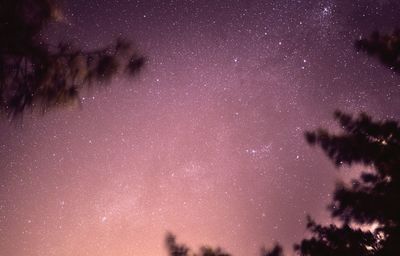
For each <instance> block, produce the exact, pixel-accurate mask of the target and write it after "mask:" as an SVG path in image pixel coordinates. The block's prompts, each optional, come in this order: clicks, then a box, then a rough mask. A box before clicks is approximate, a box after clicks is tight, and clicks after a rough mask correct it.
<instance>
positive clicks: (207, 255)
mask: <svg viewBox="0 0 400 256" xmlns="http://www.w3.org/2000/svg"><path fill="white" fill-rule="evenodd" d="M165 242H166V246H167V250H168V254H169V255H170V256H230V254H228V253H226V252H224V251H223V250H222V249H221V248H216V249H213V248H211V247H208V246H203V247H201V248H200V252H199V253H192V252H191V251H190V249H189V247H187V246H186V245H184V244H177V243H176V238H175V236H174V235H173V234H171V233H168V234H167V236H166V240H165Z"/></svg>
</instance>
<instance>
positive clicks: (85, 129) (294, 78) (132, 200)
mask: <svg viewBox="0 0 400 256" xmlns="http://www.w3.org/2000/svg"><path fill="white" fill-rule="evenodd" d="M67 2H68V3H67ZM94 2H96V3H94ZM399 11H400V7H399V5H398V4H396V1H390V0H386V1H372V0H368V1H365V0H364V1H361V0H360V1H334V0H327V1H147V0H146V1H77V0H76V1H65V3H64V15H65V17H64V19H63V20H62V21H61V23H59V24H55V25H52V26H51V27H50V28H49V29H48V31H45V32H44V33H47V34H48V38H49V40H50V41H57V40H73V41H74V42H75V43H76V44H78V45H81V46H83V47H88V48H93V47H99V46H102V45H105V44H107V43H109V42H111V41H112V40H113V38H115V37H116V36H120V35H123V36H126V37H128V38H131V39H133V40H134V41H135V43H136V45H137V48H138V49H140V51H142V52H143V53H144V54H145V55H146V56H147V57H148V63H147V64H146V68H145V70H144V71H143V72H142V73H141V74H140V76H139V77H138V78H136V79H133V80H126V79H123V78H117V79H116V80H115V81H113V82H112V84H111V85H110V86H109V87H105V88H100V89H99V90H91V91H88V92H86V93H85V94H84V95H83V96H82V99H81V103H82V104H81V107H77V108H70V109H55V110H53V111H51V112H50V113H47V114H45V115H44V116H42V115H38V114H35V113H34V114H30V113H27V114H26V115H25V116H24V120H23V121H22V122H18V123H9V122H7V121H4V120H3V121H2V122H1V124H0V130H1V134H2V136H1V137H0V167H1V172H0V177H1V179H0V254H1V255H16V256H22V255H23V256H36V255H40V256H50V255H57V256H66V255H71V256H72V255H96V256H106V255H107V256H111V255H113V256H114V255H115V256H117V255H118V256H126V255H165V254H166V251H165V248H164V237H165V234H166V232H167V231H171V232H173V233H174V234H176V235H177V236H178V240H179V241H182V242H186V243H187V244H188V245H190V246H191V247H193V248H197V247H198V246H201V245H203V244H208V245H212V246H216V245H219V246H222V247H223V248H225V249H226V250H227V251H229V252H231V253H233V254H234V255H257V254H258V252H259V250H260V248H261V247H262V246H263V245H265V246H270V245H272V244H273V243H274V242H275V241H279V242H281V243H282V244H283V245H285V247H286V249H287V250H288V251H290V250H291V246H292V244H293V243H295V242H298V241H300V240H301V238H303V237H304V236H305V234H306V231H305V217H306V215H307V214H310V215H311V216H313V217H315V218H316V219H317V220H319V221H322V222H324V223H326V222H327V221H329V218H328V214H327V212H326V205H327V204H328V203H329V201H330V199H331V193H332V191H333V187H334V184H335V180H336V179H337V178H338V177H339V176H340V173H338V171H337V170H335V168H334V167H333V166H332V164H331V163H330V162H329V160H328V159H327V158H326V157H325V156H324V155H323V153H322V152H321V151H320V150H318V149H315V148H310V147H309V146H307V144H306V142H305V140H304V137H303V134H304V132H305V131H306V130H310V129H315V128H317V127H321V126H322V127H327V128H334V127H335V126H334V123H333V122H332V118H331V117H332V113H333V111H334V110H335V109H341V110H343V111H348V112H350V113H358V112H361V111H365V112H367V113H369V114H371V115H373V116H374V117H377V118H388V117H389V118H397V119H398V118H400V101H399V96H400V87H399V86H400V79H399V77H398V76H396V75H395V74H392V72H391V71H390V70H387V69H386V68H384V67H382V66H381V65H380V63H379V62H377V61H376V60H374V59H370V58H368V57H367V56H365V55H364V54H363V53H359V54H357V52H356V51H355V49H354V47H353V43H354V41H355V40H356V39H358V38H359V37H360V36H367V35H368V34H370V33H371V32H372V31H373V30H374V29H379V30H382V31H384V32H390V31H391V30H392V29H393V28H395V27H396V26H399V25H400V24H399V19H398V13H399ZM341 173H343V172H341Z"/></svg>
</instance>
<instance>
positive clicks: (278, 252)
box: [261, 244, 283, 256]
mask: <svg viewBox="0 0 400 256" xmlns="http://www.w3.org/2000/svg"><path fill="white" fill-rule="evenodd" d="M261 256H283V249H282V247H281V246H280V245H279V244H275V246H274V247H273V248H272V249H270V250H266V249H262V250H261Z"/></svg>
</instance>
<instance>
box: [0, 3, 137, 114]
mask: <svg viewBox="0 0 400 256" xmlns="http://www.w3.org/2000/svg"><path fill="white" fill-rule="evenodd" d="M60 19H62V12H61V9H60V8H59V7H58V5H57V4H56V2H55V1H53V0H12V1H6V0H1V1H0V38H1V39H0V112H2V113H4V114H6V115H7V116H8V117H15V116H17V115H20V114H22V113H23V112H24V111H25V110H27V109H34V108H36V107H39V108H40V109H41V110H42V111H43V112H45V111H46V110H48V109H49V108H52V107H55V106H59V105H65V104H70V103H74V102H78V101H79V92H80V91H81V90H82V89H83V88H85V87H88V86H90V85H95V84H99V82H100V83H105V82H108V81H110V79H111V78H113V77H114V76H115V75H116V74H127V75H131V76H132V75H135V74H136V73H137V72H138V71H139V70H140V69H141V67H142V66H143V64H144V62H145V59H144V57H143V56H141V55H139V54H138V53H137V52H136V51H135V50H134V49H133V47H132V44H131V42H129V41H128V40H123V39H116V40H115V42H114V43H112V44H111V45H108V46H106V47H104V48H101V49H96V50H91V51H86V50H83V49H81V48H79V47H75V46H73V45H72V44H71V43H69V42H62V43H59V44H58V45H55V46H54V45H50V44H49V43H48V42H47V41H46V40H45V39H44V38H43V37H42V32H43V30H44V29H45V28H46V27H47V26H48V25H49V23H51V22H57V21H59V20H60Z"/></svg>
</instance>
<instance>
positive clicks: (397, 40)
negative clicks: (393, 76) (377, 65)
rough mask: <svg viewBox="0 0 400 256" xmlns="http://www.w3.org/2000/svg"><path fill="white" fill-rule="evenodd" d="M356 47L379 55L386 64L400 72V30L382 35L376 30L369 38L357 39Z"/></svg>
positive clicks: (375, 55) (370, 53)
mask: <svg viewBox="0 0 400 256" xmlns="http://www.w3.org/2000/svg"><path fill="white" fill-rule="evenodd" d="M355 47H356V49H357V50H360V51H364V52H366V53H367V54H369V55H371V56H374V57H378V58H379V60H380V61H381V62H382V63H383V64H384V65H385V66H387V67H389V68H390V69H392V70H394V71H395V72H400V30H395V31H394V32H393V33H392V34H389V35H388V34H385V35H381V34H380V33H379V32H378V31H375V32H373V33H372V34H371V36H370V37H369V38H362V39H360V40H358V41H356V43H355Z"/></svg>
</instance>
